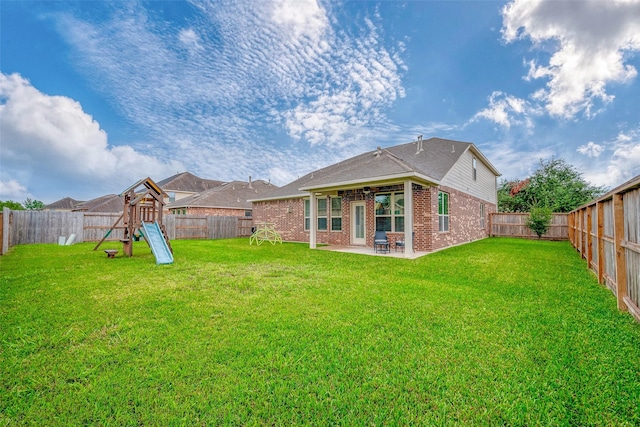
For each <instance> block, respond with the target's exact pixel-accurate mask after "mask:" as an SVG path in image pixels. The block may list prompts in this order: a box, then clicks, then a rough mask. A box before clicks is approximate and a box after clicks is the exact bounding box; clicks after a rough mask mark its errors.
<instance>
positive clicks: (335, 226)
mask: <svg viewBox="0 0 640 427" xmlns="http://www.w3.org/2000/svg"><path fill="white" fill-rule="evenodd" d="M331 231H342V197H332V198H331Z"/></svg>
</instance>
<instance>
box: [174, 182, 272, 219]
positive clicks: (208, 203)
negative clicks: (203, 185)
mask: <svg viewBox="0 0 640 427" xmlns="http://www.w3.org/2000/svg"><path fill="white" fill-rule="evenodd" d="M275 188H278V187H276V186H274V185H272V184H270V183H269V182H266V181H262V180H258V181H251V177H249V181H248V182H244V181H231V182H226V183H224V184H222V185H218V186H216V187H213V188H211V189H209V190H205V191H203V192H201V193H198V194H194V195H191V196H188V197H184V198H182V199H179V200H176V201H175V202H172V203H169V204H168V205H167V206H166V207H165V209H166V210H168V211H169V212H170V213H173V214H184V215H186V214H189V215H214V216H236V217H249V218H250V217H251V216H252V205H251V202H250V201H249V200H250V199H253V198H256V197H261V196H263V195H264V194H266V193H267V192H269V191H271V190H273V189H275Z"/></svg>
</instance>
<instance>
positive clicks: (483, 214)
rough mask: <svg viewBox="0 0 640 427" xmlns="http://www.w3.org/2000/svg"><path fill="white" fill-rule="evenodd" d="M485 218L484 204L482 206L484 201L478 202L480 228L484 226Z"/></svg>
mask: <svg viewBox="0 0 640 427" xmlns="http://www.w3.org/2000/svg"><path fill="white" fill-rule="evenodd" d="M485 219H486V216H485V206H484V203H480V228H482V229H483V230H484V228H485V226H486V222H485Z"/></svg>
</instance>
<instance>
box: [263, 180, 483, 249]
mask: <svg viewBox="0 0 640 427" xmlns="http://www.w3.org/2000/svg"><path fill="white" fill-rule="evenodd" d="M438 189H439V187H433V186H432V187H422V186H420V185H417V184H414V187H413V195H414V200H413V220H414V228H413V229H414V247H415V249H416V250H418V251H426V252H431V251H434V250H437V249H441V248H444V247H448V246H452V245H457V244H460V243H466V242H470V241H473V240H478V239H481V238H484V237H487V236H488V235H489V213H490V212H495V211H496V206H495V205H493V204H490V203H487V202H486V201H481V200H480V199H478V198H475V197H472V196H470V195H468V194H465V193H462V192H460V191H457V190H454V189H452V188H448V187H440V190H442V191H445V192H447V193H449V215H450V217H449V218H450V219H449V232H445V233H440V232H438ZM392 191H402V186H399V187H398V188H396V189H392ZM361 200H364V201H365V202H366V224H367V236H366V241H367V243H366V244H367V246H369V247H373V237H374V227H375V223H376V222H375V213H374V207H375V193H373V192H372V193H369V194H364V193H362V192H361V191H359V190H356V191H350V192H346V193H345V194H344V195H343V196H342V231H340V232H337V231H318V232H317V234H316V241H317V243H318V244H322V243H326V244H330V245H340V246H348V245H350V240H351V202H353V201H361ZM480 203H484V204H485V226H484V228H481V227H480ZM327 206H328V208H329V209H330V206H331V205H330V202H329V201H327ZM253 220H254V223H256V222H271V223H274V226H275V229H276V231H278V232H279V233H280V235H281V236H282V240H284V241H290V242H308V241H309V231H305V230H304V201H303V199H288V200H274V201H266V202H254V203H253ZM328 228H331V222H330V220H328ZM387 236H388V238H389V241H390V242H391V247H394V245H395V242H396V240H403V239H404V233H387Z"/></svg>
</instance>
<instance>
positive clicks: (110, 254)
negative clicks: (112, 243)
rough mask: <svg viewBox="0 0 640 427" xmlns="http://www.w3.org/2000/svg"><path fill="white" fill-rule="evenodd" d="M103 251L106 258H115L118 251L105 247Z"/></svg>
mask: <svg viewBox="0 0 640 427" xmlns="http://www.w3.org/2000/svg"><path fill="white" fill-rule="evenodd" d="M104 253H106V254H107V258H115V257H116V254H117V253H118V251H117V250H115V249H105V251H104Z"/></svg>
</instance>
